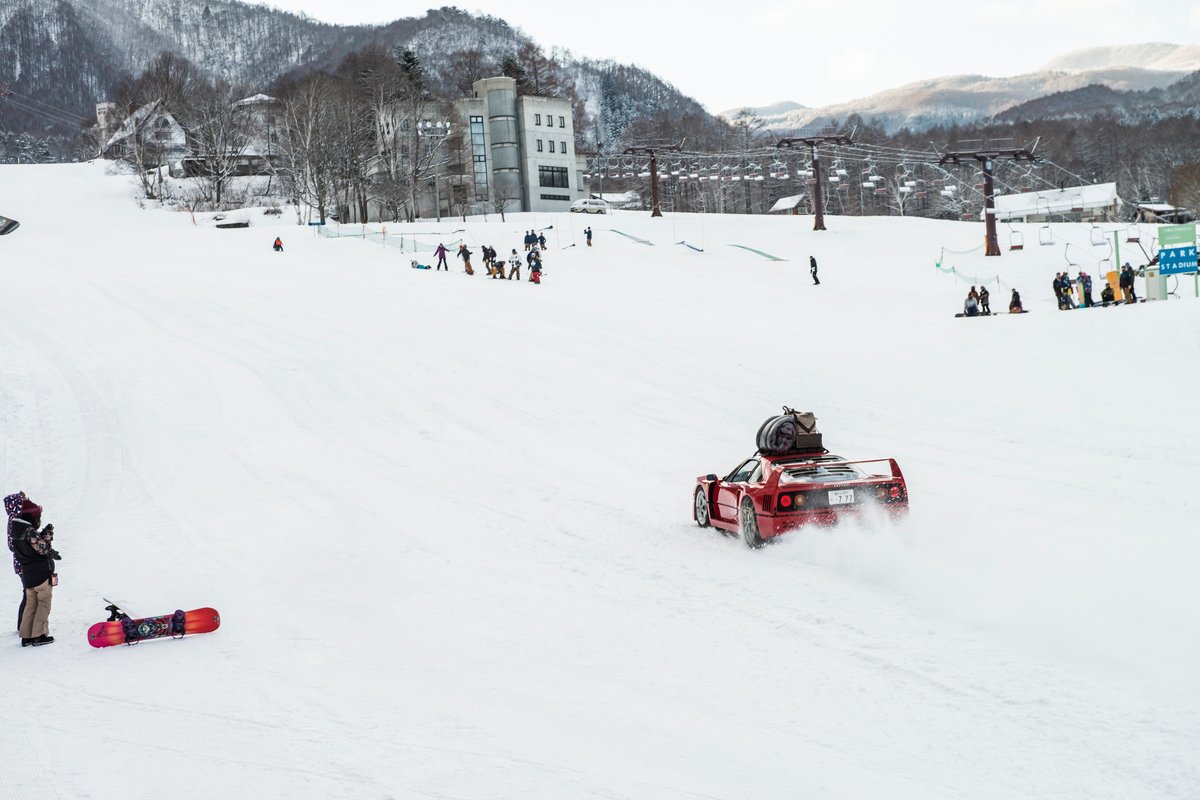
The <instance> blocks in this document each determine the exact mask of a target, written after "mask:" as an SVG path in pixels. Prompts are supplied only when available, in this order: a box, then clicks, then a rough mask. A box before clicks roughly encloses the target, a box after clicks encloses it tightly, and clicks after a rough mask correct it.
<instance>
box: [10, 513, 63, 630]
mask: <svg viewBox="0 0 1200 800" xmlns="http://www.w3.org/2000/svg"><path fill="white" fill-rule="evenodd" d="M4 508H5V510H6V511H8V512H9V518H8V526H9V534H10V535H11V536H12V546H13V555H14V556H15V557H16V560H17V562H19V564H20V566H21V585H22V586H23V587H24V588H25V606H24V609H23V611H22V614H21V630H20V633H21V646H22V647H29V646H31V645H32V646H34V647H37V646H40V645H43V644H51V643H52V642H53V641H54V637H53V636H50V635H49V634H50V627H49V619H50V603H51V595H52V593H53V587H54V586H55V585H57V583H58V575H57V574H56V573H55V571H54V562H55V561H56V560H58V559H59V558H61V556H59V554H58V551H57V550H55V549H54V546H53V542H54V526H53V525H47V526H46V527H45V528H42V529H41V530H38V528H39V527H41V524H42V507H41V506H39V505H38V504H37V503H35V502H33V501H32V500H30V499H29V498H28V497H26V496H25V493H24V492H17V493H16V494H13V495H9V496H8V497H6V498H4ZM13 509H15V513H14V510H13Z"/></svg>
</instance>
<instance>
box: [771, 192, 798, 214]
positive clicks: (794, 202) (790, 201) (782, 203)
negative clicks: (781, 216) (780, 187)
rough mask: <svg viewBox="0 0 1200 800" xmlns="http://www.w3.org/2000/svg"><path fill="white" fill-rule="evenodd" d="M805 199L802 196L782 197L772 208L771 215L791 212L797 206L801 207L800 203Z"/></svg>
mask: <svg viewBox="0 0 1200 800" xmlns="http://www.w3.org/2000/svg"><path fill="white" fill-rule="evenodd" d="M803 199H804V195H802V194H794V195H792V196H791V197H781V198H779V199H778V200H776V201H775V205H773V206H771V213H772V214H774V213H776V212H778V211H791V210H792V209H794V208H795V207H796V206H798V205H800V201H801V200H803Z"/></svg>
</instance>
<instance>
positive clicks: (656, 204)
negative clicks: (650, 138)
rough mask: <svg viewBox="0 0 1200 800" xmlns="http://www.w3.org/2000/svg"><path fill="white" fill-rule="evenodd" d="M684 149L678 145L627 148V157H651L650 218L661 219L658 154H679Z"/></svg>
mask: <svg viewBox="0 0 1200 800" xmlns="http://www.w3.org/2000/svg"><path fill="white" fill-rule="evenodd" d="M681 150H682V148H681V147H680V146H679V145H677V144H671V145H645V146H640V147H626V148H625V155H627V156H633V155H647V156H650V216H652V217H661V216H662V215H663V214H662V202H661V200H659V195H658V154H659V153H660V152H666V153H678V152H680V151H681Z"/></svg>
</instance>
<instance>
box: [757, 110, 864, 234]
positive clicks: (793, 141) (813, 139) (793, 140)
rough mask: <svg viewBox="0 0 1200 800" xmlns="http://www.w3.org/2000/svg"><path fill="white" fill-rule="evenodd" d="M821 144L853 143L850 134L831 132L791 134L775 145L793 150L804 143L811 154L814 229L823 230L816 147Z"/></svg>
mask: <svg viewBox="0 0 1200 800" xmlns="http://www.w3.org/2000/svg"><path fill="white" fill-rule="evenodd" d="M823 144H844V145H850V144H853V141H851V138H850V134H845V133H831V134H825V135H821V136H793V137H790V138H787V139H780V140H779V141H778V142H776V143H775V146H776V147H778V148H780V149H785V150H794V149H795V148H796V146H797V145H804V146H806V147H807V148H808V150H809V154H810V155H811V156H812V165H813V211H814V212H815V214H816V219H815V220H814V221H813V230H814V231H823V230H825V196H824V195H823V194H822V191H821V154H820V151H819V150H818V148H819V147H820V146H821V145H823Z"/></svg>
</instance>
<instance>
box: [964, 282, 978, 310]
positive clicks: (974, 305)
mask: <svg viewBox="0 0 1200 800" xmlns="http://www.w3.org/2000/svg"><path fill="white" fill-rule="evenodd" d="M963 313H964V314H966V315H967V316H968V317H977V316H979V295H978V294H977V293H976V291H975V287H974V286H972V287H971V291H970V292H969V293H968V294H967V300H966V302H965V303H963Z"/></svg>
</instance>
